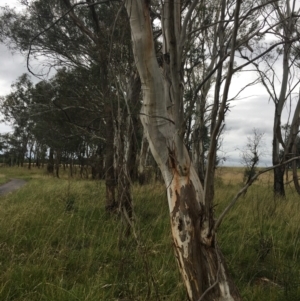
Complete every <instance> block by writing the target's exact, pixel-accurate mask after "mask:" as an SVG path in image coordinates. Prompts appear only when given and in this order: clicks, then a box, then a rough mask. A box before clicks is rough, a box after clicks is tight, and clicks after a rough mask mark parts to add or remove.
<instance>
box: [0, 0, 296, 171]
mask: <svg viewBox="0 0 300 301" xmlns="http://www.w3.org/2000/svg"><path fill="white" fill-rule="evenodd" d="M16 3H17V1H14V0H10V1H8V0H0V6H4V5H5V4H9V5H10V6H15V5H16ZM277 69H278V74H280V70H281V63H278V65H277ZM26 71H27V69H26V60H25V58H24V57H23V56H21V55H20V54H18V53H15V54H11V52H10V51H9V50H8V49H7V47H6V46H5V45H2V44H0V96H3V95H6V94H8V93H10V91H11V84H12V83H13V82H14V81H16V80H17V78H18V77H19V76H20V75H22V74H23V73H24V72H26ZM32 80H33V81H35V82H37V81H38V80H37V79H34V78H32ZM249 80H254V75H249V73H247V72H246V73H245V74H242V75H239V76H237V77H235V78H234V80H233V82H232V85H231V90H230V95H231V96H233V95H235V93H236V92H237V91H238V89H240V87H242V86H243V85H244V84H245V83H246V82H247V81H249ZM298 90H299V89H297V90H296V91H298ZM241 98H242V99H240V100H237V101H234V102H232V104H231V106H230V112H227V114H226V118H225V122H226V131H225V134H224V136H223V146H222V150H223V152H222V153H220V156H225V157H226V162H225V165H240V161H241V158H240V150H241V149H243V148H244V146H245V144H246V142H247V136H251V135H252V131H253V128H256V129H257V130H258V131H260V132H263V133H265V135H264V141H265V147H264V149H265V153H266V155H265V156H264V157H263V158H262V159H261V163H260V165H261V166H266V165H271V143H272V126H273V116H274V105H273V103H272V101H270V102H269V101H268V100H269V97H268V95H267V93H266V91H265V89H264V88H263V87H262V86H258V85H256V86H255V87H251V88H248V89H247V90H245V91H244V92H243V94H242V95H241ZM288 111H289V110H288V107H286V108H285V109H284V114H283V121H282V124H284V123H285V122H286V121H287V118H288ZM7 131H10V127H9V126H8V125H5V124H3V123H2V124H0V132H1V133H3V132H7Z"/></svg>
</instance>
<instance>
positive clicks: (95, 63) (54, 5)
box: [0, 0, 132, 209]
mask: <svg viewBox="0 0 300 301" xmlns="http://www.w3.org/2000/svg"><path fill="white" fill-rule="evenodd" d="M22 4H23V5H24V7H25V10H24V13H22V12H21V13H20V12H19V13H16V12H15V11H13V10H10V9H8V8H6V9H5V10H4V13H3V15H2V18H1V22H0V32H1V33H0V36H1V37H2V40H4V41H7V43H8V44H9V45H10V47H12V48H14V49H18V50H21V51H23V52H24V53H27V55H28V67H29V68H30V58H31V57H33V56H35V57H36V56H42V57H43V60H44V61H45V57H46V58H47V60H46V62H45V63H44V65H46V64H47V63H48V64H49V67H50V68H52V67H57V66H59V67H61V66H66V67H68V68H70V67H74V66H76V67H81V68H85V69H86V70H89V71H90V72H92V73H95V74H97V76H98V85H97V87H96V89H97V90H98V92H99V93H98V97H97V98H96V100H97V101H99V102H100V103H101V104H103V110H102V111H100V112H99V115H101V116H102V118H103V120H104V128H105V131H104V133H103V134H104V135H103V136H102V137H101V138H104V140H105V169H106V171H105V174H106V176H105V178H106V192H107V193H106V207H107V208H108V209H109V208H114V207H115V206H116V202H115V183H116V181H115V175H114V149H115V148H114V136H115V134H114V129H115V124H114V119H115V117H116V115H117V114H116V111H115V110H116V107H117V105H116V103H115V102H116V98H117V95H116V91H117V89H118V88H119V86H118V85H116V82H117V80H116V77H115V75H114V73H113V70H114V69H115V68H116V66H119V65H120V66H123V70H125V69H127V70H129V69H130V68H131V66H132V64H127V65H126V63H127V62H128V61H130V60H131V61H132V55H131V52H132V50H131V47H130V39H129V36H130V31H129V26H128V22H124V20H126V18H125V16H126V12H125V10H124V9H120V7H119V6H118V5H115V4H114V1H112V2H111V3H109V2H107V1H106V3H104V5H95V3H94V1H93V0H91V1H86V2H77V1H73V0H55V1H46V0H35V1H31V2H23V3H22ZM115 16H118V20H119V22H111V21H112V20H114V19H115ZM124 18H125V19H124ZM120 20H123V21H122V22H121V21H120ZM118 24H120V25H118ZM126 36H127V37H128V38H127V39H126ZM124 38H125V40H124ZM126 41H127V42H126ZM123 73H124V74H125V72H123ZM99 95H100V96H101V97H99Z"/></svg>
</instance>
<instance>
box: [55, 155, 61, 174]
mask: <svg viewBox="0 0 300 301" xmlns="http://www.w3.org/2000/svg"><path fill="white" fill-rule="evenodd" d="M60 159H61V151H59V150H57V151H56V154H55V175H56V177H57V178H59V166H60Z"/></svg>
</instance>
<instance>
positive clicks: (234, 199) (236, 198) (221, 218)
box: [213, 156, 300, 233]
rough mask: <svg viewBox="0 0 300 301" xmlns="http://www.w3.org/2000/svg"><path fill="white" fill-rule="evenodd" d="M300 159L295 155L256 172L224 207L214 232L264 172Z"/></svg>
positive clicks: (214, 231)
mask: <svg viewBox="0 0 300 301" xmlns="http://www.w3.org/2000/svg"><path fill="white" fill-rule="evenodd" d="M298 159H300V156H298V157H294V158H291V159H289V160H287V161H285V162H282V163H280V164H277V165H275V166H270V167H267V168H265V169H263V170H261V171H260V172H258V173H257V174H255V175H254V176H253V177H252V178H251V179H250V180H249V182H248V184H246V185H245V186H244V187H243V188H242V189H241V190H240V191H239V192H238V193H237V194H236V195H235V197H234V198H233V200H232V201H231V203H230V204H229V205H228V206H227V207H226V208H225V209H224V211H223V212H222V213H221V214H220V216H219V218H218V219H217V221H216V223H215V225H214V229H213V233H216V232H217V230H218V228H219V227H220V225H221V223H222V221H223V219H224V217H225V216H226V215H227V214H228V212H229V211H230V209H231V208H232V207H233V206H234V205H235V203H236V202H237V200H238V199H239V197H240V196H241V195H242V194H244V193H246V192H247V189H248V188H249V187H250V186H251V185H252V184H253V182H254V181H255V180H256V179H257V178H258V177H259V176H260V175H262V174H263V173H266V172H268V171H270V170H273V169H275V168H277V167H280V166H283V165H285V164H288V163H290V162H292V161H294V160H298Z"/></svg>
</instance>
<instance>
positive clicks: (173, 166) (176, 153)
mask: <svg viewBox="0 0 300 301" xmlns="http://www.w3.org/2000/svg"><path fill="white" fill-rule="evenodd" d="M165 5H170V6H173V7H172V9H174V11H173V12H174V15H173V16H170V14H169V15H168V14H166V15H165V18H170V19H169V20H168V21H169V22H171V21H172V18H176V17H178V16H177V13H178V7H177V6H176V4H174V3H173V4H166V3H165ZM126 9H127V12H128V15H129V18H130V26H131V31H132V41H133V50H134V55H135V62H136V65H137V68H138V72H139V74H140V77H141V82H142V91H143V105H142V112H141V113H142V117H141V120H142V123H143V126H144V129H145V131H146V134H147V138H148V141H149V146H150V149H151V152H152V154H153V157H154V159H155V160H156V162H157V164H158V166H159V168H160V170H161V172H162V175H163V179H164V182H165V185H166V187H167V195H168V203H169V209H170V218H171V228H172V236H173V242H174V248H175V254H176V258H177V261H178V266H179V269H180V272H181V274H182V277H183V281H184V283H185V286H186V290H187V293H188V296H189V299H190V300H191V301H198V300H199V299H200V300H217V301H221V300H222V301H230V300H241V299H240V296H239V293H238V291H237V289H236V288H235V286H234V284H233V283H232V281H231V280H230V278H229V276H228V271H227V268H226V266H225V263H224V259H223V256H222V254H221V252H220V250H219V248H218V246H217V243H216V238H215V236H214V235H211V232H212V231H211V230H212V227H213V223H214V222H213V215H212V208H210V210H209V213H208V214H207V210H204V197H203V188H202V185H201V183H200V180H199V177H198V176H197V173H196V171H195V169H194V167H193V165H192V164H191V160H190V158H189V155H188V152H187V149H186V148H185V147H184V144H183V139H182V138H183V135H182V132H180V128H179V125H180V121H181V120H180V114H179V113H180V112H179V111H180V110H181V109H182V107H181V101H182V99H178V97H179V96H180V95H175V94H176V91H177V92H178V93H179V94H182V93H181V92H180V90H181V89H182V87H180V86H179V83H178V81H179V80H180V78H179V76H178V74H177V76H175V75H174V77H173V78H172V81H171V84H170V81H169V80H167V79H166V78H165V77H164V76H163V73H162V71H161V70H160V68H159V66H158V63H157V60H156V55H155V50H154V42H153V35H152V28H151V19H150V14H149V8H148V6H147V1H144V0H128V1H126ZM170 11H171V10H169V11H168V13H170ZM166 24H167V21H166ZM176 30H178V29H175V31H176ZM173 33H174V32H173ZM167 34H168V33H167ZM169 34H170V36H171V38H170V39H169V42H170V44H172V43H173V44H172V47H173V48H174V49H175V50H174V49H171V47H170V48H169V51H170V52H171V63H170V66H166V68H168V67H170V69H171V68H173V69H175V70H173V74H175V73H176V72H177V71H178V70H176V64H177V66H178V61H177V62H176V57H175V59H174V57H173V58H172V53H174V52H176V51H177V50H178V48H180V47H176V45H174V40H172V32H171V33H169ZM179 50H180V49H179ZM172 62H173V63H172ZM171 73H172V72H171ZM174 86H176V87H175V88H174ZM166 87H167V89H171V90H172V91H171V96H172V94H173V96H174V98H173V99H172V100H174V99H175V102H176V101H177V103H176V106H177V107H176V106H175V108H174V109H172V110H171V109H170V108H171V107H172V103H171V99H170V98H169V97H170V93H169V92H170V90H167V91H166ZM173 88H174V89H173ZM178 112H179V113H178ZM178 118H179V119H178Z"/></svg>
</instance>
